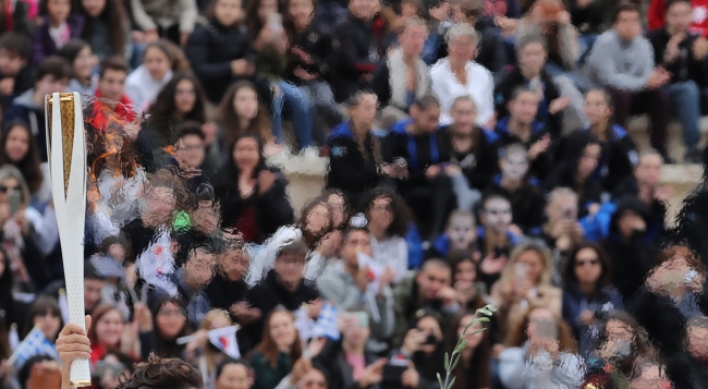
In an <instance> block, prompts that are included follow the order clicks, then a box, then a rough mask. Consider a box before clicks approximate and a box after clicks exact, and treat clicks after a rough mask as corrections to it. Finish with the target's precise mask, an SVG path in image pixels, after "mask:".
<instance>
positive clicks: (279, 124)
mask: <svg viewBox="0 0 708 389" xmlns="http://www.w3.org/2000/svg"><path fill="white" fill-rule="evenodd" d="M277 85H278V87H279V89H280V91H279V92H278V93H274V94H273V135H275V137H276V138H277V139H278V141H282V139H283V108H287V109H288V112H289V113H290V120H291V122H292V123H293V131H294V132H295V138H296V140H297V146H298V148H299V149H302V148H305V147H307V146H309V145H310V143H312V112H311V110H310V99H309V98H308V97H307V94H306V93H304V92H303V91H302V90H300V88H298V87H297V86H295V85H293V84H291V83H289V82H287V81H282V80H281V81H278V82H277Z"/></svg>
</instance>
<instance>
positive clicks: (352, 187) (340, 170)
mask: <svg viewBox="0 0 708 389" xmlns="http://www.w3.org/2000/svg"><path fill="white" fill-rule="evenodd" d="M377 105H378V99H377V97H376V95H375V94H374V93H372V92H367V91H359V92H356V93H355V94H354V96H352V97H351V98H350V99H349V100H348V106H349V118H350V119H349V120H348V121H346V122H344V123H342V124H340V125H338V126H337V127H335V128H333V129H332V132H331V133H330V135H329V139H327V147H329V152H330V156H329V173H328V174H327V188H331V189H339V190H341V191H342V192H344V193H345V194H346V196H347V200H348V201H349V202H350V203H353V204H357V205H358V201H359V200H360V197H361V196H362V195H363V193H364V192H365V191H366V190H368V189H371V188H374V187H375V186H377V185H378V184H379V181H380V180H381V173H382V171H381V170H383V172H384V173H385V172H386V171H388V172H389V173H392V169H393V166H392V167H391V168H388V169H385V170H384V169H381V167H382V164H383V154H382V144H383V139H382V138H381V136H380V135H381V134H379V133H378V132H377V131H376V130H375V129H374V124H375V122H376V107H377Z"/></svg>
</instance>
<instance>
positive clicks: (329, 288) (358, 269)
mask: <svg viewBox="0 0 708 389" xmlns="http://www.w3.org/2000/svg"><path fill="white" fill-rule="evenodd" d="M360 254H363V255H366V256H369V257H370V256H371V255H372V250H371V237H370V236H369V233H368V231H366V230H365V229H362V228H357V227H350V228H348V229H346V230H345V231H344V234H343V235H342V248H341V250H340V254H339V256H340V257H341V261H335V262H332V263H330V264H329V265H328V266H327V268H325V270H324V272H323V273H322V275H321V276H320V277H319V278H317V288H318V289H319V291H320V295H321V296H322V298H323V299H324V300H327V301H330V302H332V303H334V305H335V306H337V308H339V309H340V310H342V311H363V312H366V313H367V314H368V316H369V318H370V319H371V320H370V323H371V336H370V338H369V344H368V346H367V350H369V351H373V352H382V351H384V350H386V349H387V348H388V344H387V341H388V339H389V338H390V337H391V335H392V334H393V326H394V312H393V295H392V292H391V286H390V283H391V281H393V277H394V273H393V272H392V271H391V270H390V269H388V268H387V269H385V270H383V274H382V275H381V280H380V281H381V283H380V286H379V291H378V293H377V294H376V296H375V297H374V299H375V302H376V308H375V309H376V312H375V313H372V309H374V308H373V307H371V305H370V304H371V303H370V298H371V297H370V296H367V289H368V286H369V283H370V282H371V281H370V280H369V274H370V272H371V270H370V269H369V268H368V267H366V266H361V265H360V264H359V256H360Z"/></svg>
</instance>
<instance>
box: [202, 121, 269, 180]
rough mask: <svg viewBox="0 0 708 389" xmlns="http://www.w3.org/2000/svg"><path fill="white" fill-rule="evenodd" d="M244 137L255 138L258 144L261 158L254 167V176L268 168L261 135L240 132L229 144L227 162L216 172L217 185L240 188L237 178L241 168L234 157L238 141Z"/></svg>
mask: <svg viewBox="0 0 708 389" xmlns="http://www.w3.org/2000/svg"><path fill="white" fill-rule="evenodd" d="M242 139H253V140H255V141H256V143H257V144H258V155H259V157H260V158H259V160H258V164H256V167H255V169H253V177H254V178H255V177H257V176H258V173H260V172H261V171H262V170H264V169H267V166H266V161H265V157H264V156H263V147H264V146H263V140H262V139H261V137H260V136H258V134H254V133H245V134H240V135H238V136H237V137H236V138H234V140H233V141H231V143H230V144H229V152H228V159H227V162H226V163H225V164H224V165H223V166H222V167H221V169H219V171H218V172H217V173H216V175H217V176H216V179H215V182H214V186H215V187H219V188H223V187H229V188H231V189H233V188H236V189H238V179H237V178H238V176H239V173H240V170H239V169H238V166H236V160H235V159H234V149H235V148H236V145H237V144H238V142H239V141H241V140H242Z"/></svg>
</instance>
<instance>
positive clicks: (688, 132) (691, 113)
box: [664, 80, 701, 150]
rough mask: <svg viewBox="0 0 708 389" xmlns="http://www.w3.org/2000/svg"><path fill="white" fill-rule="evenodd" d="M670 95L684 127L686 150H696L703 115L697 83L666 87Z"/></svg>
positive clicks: (690, 82)
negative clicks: (699, 125)
mask: <svg viewBox="0 0 708 389" xmlns="http://www.w3.org/2000/svg"><path fill="white" fill-rule="evenodd" d="M664 90H665V91H666V93H667V94H668V95H669V100H670V101H671V106H672V108H673V110H674V112H675V113H676V115H677V116H678V118H679V121H681V126H682V127H683V142H684V143H685V144H686V148H688V149H689V150H694V149H695V148H696V147H697V145H698V142H699V141H700V138H701V135H700V133H699V131H698V120H700V115H701V95H700V91H699V89H698V86H697V85H696V83H695V82H693V81H691V80H689V81H684V82H676V83H673V84H669V85H666V86H664Z"/></svg>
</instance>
